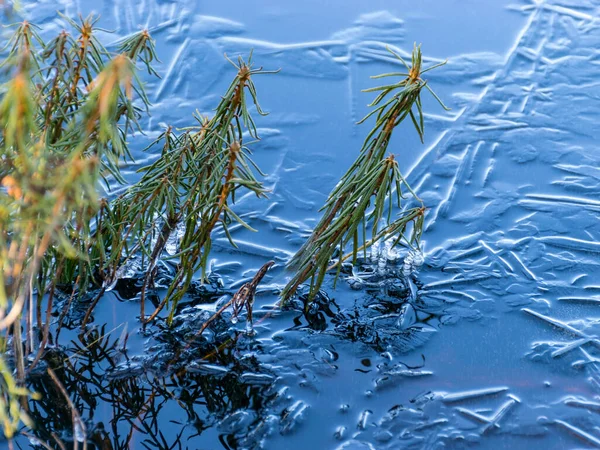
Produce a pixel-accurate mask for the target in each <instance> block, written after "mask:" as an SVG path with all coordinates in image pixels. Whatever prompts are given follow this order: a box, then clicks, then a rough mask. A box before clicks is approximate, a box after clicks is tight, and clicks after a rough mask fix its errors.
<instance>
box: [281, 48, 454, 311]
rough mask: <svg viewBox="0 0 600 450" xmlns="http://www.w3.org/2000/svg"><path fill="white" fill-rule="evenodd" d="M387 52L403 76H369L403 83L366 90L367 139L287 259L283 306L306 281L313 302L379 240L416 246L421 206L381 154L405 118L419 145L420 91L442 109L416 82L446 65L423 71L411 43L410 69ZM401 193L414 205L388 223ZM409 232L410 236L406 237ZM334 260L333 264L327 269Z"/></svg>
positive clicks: (395, 165)
mask: <svg viewBox="0 0 600 450" xmlns="http://www.w3.org/2000/svg"><path fill="white" fill-rule="evenodd" d="M388 50H389V51H390V53H392V54H393V55H394V56H395V57H396V58H397V59H398V60H399V61H400V62H401V63H402V64H403V65H404V66H405V67H406V69H407V70H408V72H406V73H402V72H397V73H396V72H395V73H387V74H383V75H377V76H374V77H372V78H382V77H391V76H399V77H402V79H401V80H400V81H399V82H397V83H394V84H389V85H385V86H380V87H375V88H371V89H367V90H366V91H365V92H375V91H381V93H380V94H379V95H378V96H377V97H376V98H375V100H373V102H372V103H371V104H370V105H369V106H373V107H376V108H375V109H374V110H373V111H371V112H370V113H369V114H367V116H366V117H365V118H364V119H362V120H361V121H360V122H359V123H363V122H364V121H365V120H367V119H368V118H370V117H372V116H375V126H374V127H373V129H372V130H371V131H370V132H369V134H368V135H367V137H366V139H365V141H364V144H363V146H362V148H361V149H360V153H359V155H358V158H357V159H356V161H355V162H354V164H353V165H352V166H351V167H350V169H349V170H348V171H347V172H346V174H345V175H344V176H343V177H342V179H341V180H340V182H339V183H338V184H337V186H336V187H335V188H334V189H333V191H332V192H331V194H329V197H328V199H327V202H326V203H325V206H323V208H322V211H324V213H323V217H322V218H321V220H320V221H319V223H318V224H317V226H316V227H315V229H314V230H313V232H312V234H311V235H310V237H309V238H308V239H307V241H306V242H305V243H304V245H303V246H302V248H301V249H300V250H299V251H298V252H297V253H296V254H295V255H294V257H293V258H292V259H291V261H290V263H289V267H290V268H292V269H293V270H294V271H295V275H294V277H293V278H292V279H291V280H290V281H289V283H288V284H287V286H286V287H285V288H284V290H283V292H282V294H281V296H282V298H283V300H284V301H285V300H287V299H289V298H290V297H291V296H292V295H294V293H295V292H296V290H297V289H298V287H299V286H300V284H302V283H304V282H305V281H306V280H308V279H310V280H311V283H310V294H309V297H310V298H312V297H313V296H314V295H315V294H316V293H317V292H318V291H319V289H320V288H321V285H322V284H323V280H324V278H325V274H326V273H327V271H329V270H331V269H334V268H337V274H336V280H337V277H338V276H339V273H340V270H341V263H342V262H343V261H345V260H346V259H348V258H350V257H352V258H353V262H356V258H357V254H358V252H359V251H361V250H362V251H363V252H364V251H366V249H367V248H368V247H370V246H371V245H373V244H374V243H375V242H377V241H379V240H381V239H386V238H388V237H391V236H394V237H395V241H394V244H393V245H398V244H404V245H406V246H409V247H413V246H418V245H419V242H420V239H421V233H422V231H423V218H424V213H425V206H424V205H423V202H422V201H421V199H419V197H417V195H416V194H415V193H414V192H413V190H412V189H411V188H410V186H409V185H408V183H407V182H406V180H405V179H404V177H403V176H402V173H401V172H400V169H399V167H398V163H397V161H396V160H395V159H394V156H393V155H390V156H387V157H386V152H387V148H388V145H389V142H390V139H391V137H392V133H393V131H394V129H395V128H396V127H397V126H398V125H399V124H400V123H401V122H402V121H403V120H404V119H405V118H406V117H410V118H411V120H412V122H413V124H414V126H415V128H416V130H417V132H418V133H419V136H420V137H421V140H423V132H424V129H423V122H424V121H423V110H422V106H421V91H422V90H423V89H427V90H429V92H431V94H432V95H433V96H434V98H435V99H436V100H437V101H438V102H439V103H440V104H441V105H442V106H443V107H444V109H447V108H446V107H445V106H444V105H443V103H442V102H441V100H440V99H439V97H438V96H437V95H436V94H435V93H434V92H433V91H432V90H431V88H430V87H429V86H428V85H427V81H425V80H423V79H422V78H421V75H422V74H424V73H425V72H428V71H429V70H431V69H433V68H435V67H438V66H441V65H443V64H445V63H441V64H437V65H435V66H432V67H430V68H428V69H425V70H422V69H421V67H422V54H421V47H420V46H419V47H417V46H416V44H415V47H414V50H413V52H412V66H409V65H408V64H407V63H406V62H405V61H404V59H402V57H401V56H400V55H398V54H396V53H394V52H393V51H392V50H390V49H388ZM415 109H416V113H415V111H414V110H415ZM404 191H408V193H410V195H411V197H412V199H413V200H414V201H416V202H417V206H414V207H411V208H409V209H405V210H402V211H401V212H400V214H399V216H398V217H396V218H392V213H393V210H394V207H395V208H398V209H402V208H403V206H404V204H403V200H405V197H404V195H403V194H404ZM382 224H383V225H382ZM367 229H370V231H371V238H370V239H367ZM409 229H410V236H406V234H407V231H408V230H409ZM348 245H350V246H351V247H352V252H351V253H350V254H349V255H344V252H345V251H346V248H347V246H348ZM335 256H337V262H335V263H334V264H331V260H332V258H334V257H335Z"/></svg>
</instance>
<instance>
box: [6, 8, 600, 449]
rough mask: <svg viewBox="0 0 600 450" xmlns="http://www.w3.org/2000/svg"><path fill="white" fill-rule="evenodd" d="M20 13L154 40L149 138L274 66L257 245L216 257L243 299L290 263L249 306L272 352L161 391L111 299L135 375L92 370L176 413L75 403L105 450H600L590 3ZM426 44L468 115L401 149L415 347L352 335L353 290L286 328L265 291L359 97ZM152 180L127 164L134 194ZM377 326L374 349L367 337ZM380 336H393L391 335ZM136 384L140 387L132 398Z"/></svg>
mask: <svg viewBox="0 0 600 450" xmlns="http://www.w3.org/2000/svg"><path fill="white" fill-rule="evenodd" d="M25 7H26V10H27V13H26V15H27V16H28V17H29V19H30V20H31V21H32V22H34V23H37V24H38V25H40V26H41V27H42V29H43V31H44V33H46V32H55V31H57V30H60V29H61V28H62V26H63V25H62V23H61V22H60V21H59V20H57V19H56V14H55V11H56V9H60V10H61V11H62V12H64V13H65V14H66V15H67V16H70V17H75V16H76V15H77V14H79V13H82V14H83V15H87V14H88V13H89V12H91V11H96V12H98V13H100V14H101V15H102V21H101V23H100V25H101V26H103V27H104V28H107V29H114V30H115V32H116V34H117V35H118V36H123V35H127V34H129V33H131V32H134V31H136V30H138V29H140V28H141V27H149V29H150V30H151V32H152V35H153V37H154V38H155V39H156V40H157V44H158V47H157V50H158V54H159V57H160V58H161V60H162V62H163V63H162V65H159V66H158V67H157V69H158V71H159V73H160V74H161V76H162V80H159V81H158V82H157V81H151V82H150V84H149V85H148V87H147V89H148V92H150V93H151V94H152V96H151V100H152V101H153V103H154V106H153V108H152V110H151V113H152V118H151V120H149V121H148V122H147V123H145V124H144V128H145V130H147V134H148V135H149V136H150V137H152V136H154V135H156V134H157V132H158V130H159V129H160V124H161V123H168V124H171V125H175V126H184V125H185V124H188V123H190V122H191V114H192V113H193V111H194V110H196V109H199V110H200V111H202V112H207V113H208V112H210V110H211V108H212V107H214V105H215V104H216V102H217V101H218V98H219V94H220V93H221V92H223V91H224V89H225V88H226V86H227V84H228V82H229V80H230V78H231V77H232V75H233V71H232V70H231V67H230V66H229V65H228V64H227V62H226V61H225V60H224V59H223V57H222V54H223V52H226V53H227V54H228V55H231V56H235V55H237V54H240V53H241V54H243V55H247V53H248V52H249V50H250V49H254V55H255V56H254V59H255V61H256V62H257V63H258V64H260V65H263V66H264V67H265V68H267V69H274V68H281V69H282V71H281V73H280V74H278V75H274V76H264V77H260V78H259V77H257V78H256V80H255V82H256V84H257V89H258V91H259V98H260V99H261V104H262V106H263V108H264V109H265V110H267V111H270V112H271V114H270V115H269V116H267V117H264V118H259V119H258V126H259V127H260V129H259V134H261V135H262V137H263V140H262V141H261V142H260V143H258V144H257V145H255V146H254V147H253V149H254V151H255V159H256V161H257V163H258V164H259V166H261V167H262V168H263V169H264V170H265V171H266V172H267V173H268V177H267V180H266V184H267V186H268V187H269V188H270V189H271V190H272V193H271V194H270V198H269V200H268V201H264V200H260V201H259V200H256V199H254V198H251V197H250V196H248V197H247V198H242V199H240V201H239V203H238V211H241V212H242V213H245V214H246V215H245V219H246V221H248V223H249V224H250V225H251V226H252V227H254V228H256V229H257V230H259V232H258V233H250V232H247V231H245V230H243V229H242V230H238V231H237V232H236V233H234V238H235V239H236V240H237V242H238V245H239V249H237V250H235V251H233V250H231V249H230V248H229V246H228V245H227V241H226V238H225V236H224V235H223V236H222V237H220V238H219V239H216V240H215V247H216V249H215V251H214V253H213V254H212V257H213V258H214V270H215V272H216V273H217V274H219V275H220V276H221V278H222V281H223V283H224V285H225V288H227V289H233V290H235V289H236V288H237V287H239V286H240V285H241V284H242V282H244V281H246V280H247V279H248V278H251V277H252V276H253V274H254V272H255V270H256V269H257V268H259V267H260V266H261V265H262V264H263V263H264V262H266V261H267V260H269V259H274V260H276V261H277V263H278V266H279V267H278V268H277V269H276V270H273V271H271V272H270V273H269V274H268V275H267V277H266V278H265V285H264V286H263V288H262V291H259V296H258V298H257V301H258V303H259V305H257V306H256V307H255V309H256V310H258V317H259V320H258V322H259V323H258V325H257V327H256V329H257V331H258V335H257V336H256V337H255V338H253V339H250V338H245V337H244V338H242V339H241V341H240V342H239V344H240V345H239V346H238V347H237V348H236V349H235V350H234V351H232V355H229V356H230V357H231V359H230V360H227V358H225V359H224V360H222V361H219V362H218V364H214V365H209V366H207V365H205V364H203V363H202V357H203V356H204V355H202V354H198V355H196V357H197V364H198V365H197V367H196V366H194V367H195V368H194V369H193V370H192V369H190V372H191V374H190V373H188V374H186V375H185V376H181V377H178V376H172V377H168V378H167V379H164V381H163V382H161V384H160V386H161V387H160V389H156V388H155V387H154V384H153V383H154V381H155V379H156V378H157V377H159V374H160V370H159V369H158V368H156V365H155V366H153V369H152V370H149V369H148V366H147V365H143V364H141V363H140V365H139V366H136V365H135V358H133V357H132V355H135V353H136V351H135V346H136V345H137V347H138V349H137V352H138V353H139V354H140V355H141V354H143V353H144V351H148V352H152V351H155V350H157V349H160V348H162V347H160V346H158V347H156V345H157V344H156V341H155V337H152V338H147V337H146V336H142V335H140V334H139V333H137V332H136V331H135V330H136V328H137V322H136V319H135V317H136V314H137V311H138V307H137V303H136V301H135V300H134V301H126V300H124V299H123V298H119V296H118V294H117V292H114V293H113V292H111V293H109V294H107V295H106V296H105V298H103V300H102V301H101V303H100V304H99V306H98V311H97V313H96V314H95V316H96V317H95V322H96V323H97V324H101V323H106V324H107V325H106V330H113V329H114V328H116V327H119V326H120V325H121V324H122V322H123V321H124V320H126V319H127V318H129V320H130V324H129V328H128V329H129V331H132V330H133V331H132V335H131V336H130V343H131V345H132V346H133V348H134V350H131V351H130V355H129V357H131V358H132V360H134V363H131V361H130V362H127V361H125V360H124V358H120V359H118V358H117V359H115V361H114V363H111V364H98V366H97V368H96V371H97V372H98V373H99V374H100V377H99V378H100V379H102V380H104V381H106V380H113V379H118V380H120V382H121V383H122V386H121V387H120V388H119V389H121V390H118V389H117V390H115V392H128V393H129V394H131V395H132V396H134V394H139V399H138V401H141V402H142V404H151V403H152V404H154V403H153V401H154V398H155V397H156V398H158V397H160V398H161V399H162V400H160V401H157V403H156V405H155V406H154V408H155V410H152V411H151V412H150V413H147V411H146V410H144V409H143V408H141V409H140V407H139V406H138V409H137V410H136V411H137V413H133V414H131V415H130V416H127V415H126V414H123V411H122V410H123V407H121V406H119V400H123V398H122V394H119V395H115V396H114V397H107V395H103V396H101V397H98V398H97V399H96V400H93V401H92V400H89V399H87V400H86V398H87V397H86V396H85V395H83V394H81V399H80V400H79V402H78V406H79V408H80V412H81V415H82V417H83V419H84V420H85V421H86V424H87V428H88V431H89V430H91V429H93V428H94V427H96V428H98V424H100V423H102V424H103V427H104V430H105V431H106V433H105V436H107V439H108V440H110V441H111V444H110V445H111V446H110V447H109V446H105V447H102V446H99V444H96V445H97V446H98V447H97V448H127V447H126V444H125V443H126V442H129V445H130V448H143V446H144V445H146V446H147V448H190V449H211V450H212V449H221V448H231V449H234V448H240V449H242V448H251V449H255V448H256V449H259V448H260V449H262V448H264V449H281V448H285V449H306V448H312V449H340V450H342V449H345V450H354V449H356V450H358V449H400V448H410V449H421V448H427V449H429V448H432V449H433V448H481V449H501V448H506V449H520V448H523V449H532V448H544V449H547V450H550V449H565V448H599V447H600V416H599V414H600V373H599V364H600V338H598V337H597V335H598V334H599V332H600V314H599V313H598V312H597V309H598V305H599V304H600V277H599V276H600V244H599V243H598V242H600V220H599V217H600V216H599V212H600V165H599V164H598V161H599V159H600V156H599V155H600V153H599V152H600V149H599V148H598V138H599V137H600V125H599V123H600V102H599V100H600V94H599V92H600V78H599V77H598V71H599V70H600V50H598V49H600V4H598V2H594V1H591V0H590V1H586V0H547V1H542V0H535V1H523V2H519V1H510V0H508V1H500V0H495V1H485V2H483V1H475V0H470V1H462V2H458V1H446V0H428V1H422V2H407V1H402V2H392V1H389V0H388V1H383V0H378V1H355V0H351V1H347V2H334V1H314V0H310V1H302V2H291V1H274V0H270V1H265V2H260V5H259V2H241V1H237V0H236V1H233V2H203V1H197V2H196V1H165V0H135V1H133V0H118V1H102V0H98V1H87V0H86V1H74V2H70V1H69V2H60V3H56V2H54V1H40V2H37V3H35V4H34V3H33V2H29V3H28V4H27V5H25ZM113 39H114V37H107V40H105V42H110V41H111V40H113ZM414 41H417V42H422V43H423V52H424V54H425V56H426V57H428V58H429V60H428V61H427V62H428V63H434V62H436V61H439V60H443V59H445V58H446V57H447V58H448V59H449V63H448V65H447V66H444V67H443V68H441V69H439V70H436V71H434V72H431V77H430V78H429V79H430V80H431V84H432V86H434V87H435V88H436V92H437V93H438V94H439V95H440V97H441V98H442V99H444V101H445V103H446V104H447V105H448V106H450V107H451V108H452V111H450V112H449V113H445V112H444V111H443V110H442V109H441V108H440V107H439V106H438V105H437V104H436V103H435V101H433V100H432V99H431V98H426V99H425V105H424V109H425V110H426V111H427V112H428V114H427V116H426V124H425V128H426V131H425V137H426V141H425V145H422V144H420V143H419V141H418V136H417V135H416V133H415V132H414V130H413V129H412V126H411V125H410V124H404V125H402V126H401V129H399V130H398V131H397V132H396V134H395V138H394V140H393V141H392V144H391V145H390V149H391V151H393V152H394V153H395V154H396V155H397V157H398V158H399V160H400V161H401V168H403V169H404V172H405V173H406V174H409V176H408V179H409V182H410V183H411V185H412V186H413V188H415V190H416V191H417V192H418V194H419V195H420V196H421V197H422V198H423V200H424V201H425V203H426V205H427V206H428V207H429V211H428V215H427V220H426V223H427V225H426V232H425V234H424V242H425V247H424V248H425V264H424V266H423V268H422V270H421V271H420V273H419V275H418V279H419V281H420V283H421V286H420V287H419V290H418V294H417V299H416V300H415V302H414V305H412V308H413V309H414V310H415V311H416V312H415V315H414V317H413V318H412V323H409V324H408V325H407V327H406V330H410V331H407V332H406V333H405V334H403V335H402V336H400V337H398V336H396V337H394V336H392V337H390V338H389V339H388V338H385V339H383V340H382V341H381V342H380V341H377V340H376V339H373V338H372V336H371V337H370V338H369V339H364V338H361V337H360V336H358V334H357V333H355V331H356V330H354V331H353V332H347V330H346V331H344V329H345V328H344V326H345V325H344V324H345V321H349V320H350V319H349V317H351V316H352V311H353V310H354V308H356V310H357V311H359V312H361V313H364V311H367V310H373V308H368V307H367V306H365V305H366V304H367V303H368V302H371V301H373V298H372V295H371V294H369V293H368V292H366V291H365V290H358V291H357V290H351V289H350V288H349V287H348V286H347V285H346V284H345V283H340V285H339V286H338V288H337V290H335V291H334V290H333V289H332V286H331V285H328V286H327V287H326V291H327V292H328V294H329V295H330V297H331V298H333V299H335V302H336V304H337V307H336V308H335V311H333V313H332V315H331V317H330V316H327V314H324V315H323V321H322V324H321V326H320V327H315V326H314V324H313V325H311V326H310V327H309V326H307V325H308V324H307V321H306V320H305V318H304V317H298V315H299V314H298V313H295V312H293V311H286V312H281V311H271V307H272V305H273V304H274V303H275V301H276V296H275V295H274V294H273V293H272V292H273V289H275V288H277V287H278V286H280V285H282V284H283V283H284V282H285V280H286V278H287V277H288V276H289V274H288V273H286V272H285V271H284V270H283V269H282V267H283V264H284V262H285V261H286V260H287V258H289V256H291V255H292V254H293V253H294V251H295V250H297V249H298V248H299V246H300V245H301V243H302V241H303V239H304V238H305V237H306V236H307V234H308V232H309V231H310V230H311V228H312V227H313V226H314V224H315V221H316V218H317V217H318V209H319V207H320V206H321V205H322V204H323V202H324V201H325V199H326V196H327V194H328V193H329V192H330V190H331V189H332V188H333V186H334V185H335V183H336V181H337V180H338V179H339V177H340V176H341V175H342V174H343V173H344V172H345V171H346V169H347V168H348V167H349V165H350V164H351V163H352V161H353V160H354V158H355V157H356V155H357V153H358V149H359V148H360V146H361V144H362V140H363V139H364V136H365V135H366V133H367V127H366V126H362V127H361V126H356V125H355V122H356V121H357V120H358V119H360V118H361V117H362V116H363V115H364V114H365V113H366V111H367V108H366V106H365V105H366V104H367V103H368V102H369V101H370V100H371V98H372V97H370V94H364V93H361V92H360V90H361V89H364V88H367V87H371V86H374V85H375V82H374V81H372V80H370V79H369V75H372V74H377V73H381V72H389V71H393V70H394V64H395V63H394V62H393V61H392V60H391V59H390V58H389V56H388V54H386V52H385V49H384V44H391V45H394V46H396V47H397V48H399V49H400V50H402V51H404V52H409V51H410V50H411V49H412V45H413V42H414ZM149 139H150V138H149V137H145V136H139V135H138V136H137V137H136V138H135V140H134V142H133V146H134V150H135V151H134V156H135V157H136V159H137V161H138V164H139V166H142V165H145V164H147V162H148V161H149V160H152V159H153V158H155V157H156V155H152V154H145V153H142V151H141V149H142V148H144V147H145V145H146V144H147V143H148V142H149ZM139 166H132V167H131V168H127V169H126V170H125V173H126V174H128V176H129V177H130V179H131V180H134V179H135V173H134V172H135V170H136V169H137V168H138V167H139ZM231 262H233V263H234V264H231ZM236 262H237V263H239V264H235V263H236ZM191 297H193V295H192V296H191ZM190 304H194V301H193V298H191V299H190ZM261 306H262V309H261ZM196 311H197V310H196ZM361 317H364V321H363V322H364V323H362V325H363V326H364V327H363V328H364V329H365V330H367V331H368V330H371V331H373V327H372V326H371V328H369V326H370V325H372V324H373V322H375V321H371V322H369V316H368V315H365V314H363V315H362V316H361ZM295 318H296V320H294V319H295ZM184 319H185V317H183V316H182V318H181V320H182V321H183V320H184ZM378 326H379V325H378ZM238 327H239V329H240V330H241V329H243V324H239V325H238ZM388 327H389V326H388ZM121 328H122V327H121ZM315 328H319V329H320V330H321V331H318V330H316V329H315ZM380 329H381V330H383V331H382V332H383V334H386V333H388V334H390V335H392V334H393V333H392V331H390V330H387V331H386V324H385V321H382V325H380ZM406 330H404V331H406ZM120 334H121V329H117V331H116V332H114V336H113V338H114V339H117V338H118V337H119V335H120ZM367 334H368V333H367ZM158 341H159V342H161V343H162V341H161V340H160V339H158ZM236 358H237V359H236ZM248 359H252V361H251V362H248V361H246V360H248ZM234 360H235V361H234ZM232 361H233V362H232ZM240 361H241V363H240ZM239 364H241V365H242V368H241V369H240V368H234V366H236V367H237V365H239ZM142 366H143V367H142ZM249 367H255V370H254V371H253V370H251V369H250V368H249ZM223 368H225V369H223ZM136 370H137V371H136ZM128 371H131V372H130V375H134V376H135V377H134V378H133V379H135V380H136V381H131V380H132V379H129V381H127V380H128V378H126V376H127V374H128ZM145 371H146V372H145ZM227 371H229V372H230V373H229V374H228V373H226V372H227ZM236 371H237V372H236ZM232 373H235V374H236V375H235V376H233V375H231V374H232ZM90 378H93V377H91V375H90ZM211 382H213V383H214V384H211ZM127 383H131V384H129V385H128V384H127ZM73 386H75V385H73ZM73 386H72V387H73ZM111 386H112V387H111V389H112V388H114V385H111ZM215 386H216V387H215ZM94 389H95V388H91V389H90V392H92V393H93V392H95V391H94ZM97 389H98V390H102V389H104V388H102V389H100V388H97ZM192 391H193V392H200V393H199V394H197V395H196V396H194V394H192ZM209 391H210V392H213V393H214V396H215V398H208V397H209V395H207V394H206V392H209ZM73 392H75V391H73ZM73 395H77V394H73ZM120 396H121V397H120ZM150 398H152V401H151V400H150ZM140 399H141V400H140ZM219 400H220V401H222V402H223V404H220V403H219ZM140 411H142V412H140ZM125 416H127V417H125ZM51 427H54V429H55V430H56V432H57V434H58V435H60V436H63V437H64V436H67V434H68V433H69V431H70V429H71V424H70V422H68V420H66V423H64V422H61V421H60V420H58V419H57V420H56V423H53V424H52V426H51ZM61 427H62V428H61ZM132 427H133V428H132ZM158 431H160V433H162V434H160V433H158ZM18 444H19V445H20V446H22V447H23V448H27V446H28V445H29V444H28V442H27V441H26V440H20V441H18ZM107 445H108V444H107ZM88 448H89V447H88Z"/></svg>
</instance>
